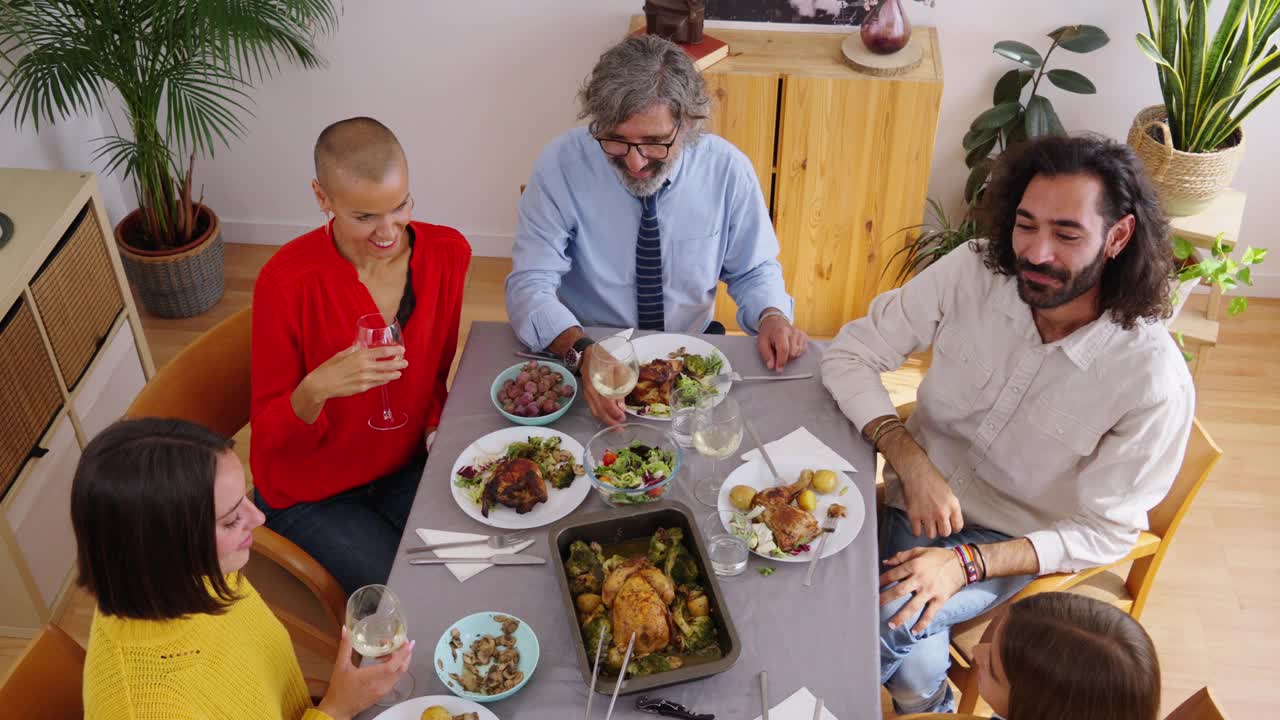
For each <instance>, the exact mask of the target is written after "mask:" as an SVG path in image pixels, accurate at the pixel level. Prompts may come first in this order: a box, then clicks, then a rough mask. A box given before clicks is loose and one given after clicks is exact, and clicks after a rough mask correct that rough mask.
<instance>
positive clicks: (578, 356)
mask: <svg viewBox="0 0 1280 720" xmlns="http://www.w3.org/2000/svg"><path fill="white" fill-rule="evenodd" d="M595 344H596V341H595V340H592V339H591V338H589V337H587V336H586V335H583V336H582V337H580V338H578V339H577V340H576V341H575V342H574V343H573V346H572V347H570V348H569V349H568V350H566V351H565V353H564V357H563V358H562V360H563V361H564V366H565V367H566V368H568V369H569V372H571V373H573V374H574V375H577V374H578V371H579V370H580V369H581V368H582V357H583V355H584V354H585V353H586V352H587V348H589V347H591V346H592V345H595Z"/></svg>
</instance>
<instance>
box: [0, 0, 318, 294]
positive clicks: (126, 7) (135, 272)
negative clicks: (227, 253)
mask: <svg viewBox="0 0 1280 720" xmlns="http://www.w3.org/2000/svg"><path fill="white" fill-rule="evenodd" d="M336 23H337V13H336V11H335V8H334V6H333V3H332V2H331V0H254V1H253V2H235V1H233V0H223V1H221V2H219V1H209V0H203V1H201V2H191V1H189V0H18V1H14V2H0V83H2V84H0V93H2V94H0V113H3V112H4V111H5V110H12V111H13V113H14V116H15V119H16V122H17V123H18V125H19V126H21V125H23V124H26V123H31V124H32V125H33V126H34V127H35V128H36V129H37V130H38V129H39V128H40V127H41V125H42V124H46V125H47V124H52V123H55V122H57V121H58V120H59V119H62V118H65V117H66V116H68V115H72V114H76V113H83V114H91V113H94V112H96V111H102V112H104V114H107V115H109V114H110V109H111V108H110V107H109V105H113V104H114V98H115V97H118V98H119V101H120V105H121V107H120V109H121V110H122V111H123V114H124V116H125V119H126V120H127V122H128V132H127V133H120V132H118V131H117V134H116V135H114V136H111V137H106V138H102V139H101V140H100V141H99V142H100V146H99V148H98V150H97V155H96V158H97V159H98V160H99V161H100V162H102V163H103V164H104V169H105V170H106V171H107V172H117V171H120V172H122V173H123V175H124V177H125V178H126V179H127V180H130V181H132V183H133V187H134V190H135V191H136V193H137V198H138V209H137V210H135V211H133V212H132V213H130V214H129V215H127V216H126V217H125V218H124V219H123V220H121V221H120V223H119V224H118V225H117V226H116V232H115V234H116V241H117V245H118V246H119V248H120V255H121V259H122V260H123V262H124V266H125V271H126V273H127V274H128V276H129V281H130V283H132V284H133V286H134V288H135V289H136V290H137V291H138V294H139V296H140V298H141V300H142V303H143V305H144V306H145V307H146V308H147V309H148V310H149V311H150V312H151V313H153V314H155V315H159V316H161V317H190V316H192V315H197V314H199V313H202V312H204V311H205V310H208V309H209V308H210V307H212V306H213V305H214V304H216V303H217V302H218V300H219V299H220V298H221V297H222V292H223V268H222V240H221V237H220V232H219V224H218V216H217V215H216V214H214V212H213V210H212V209H211V208H209V207H207V206H206V205H204V203H203V202H202V200H203V195H201V197H198V198H197V197H195V196H194V195H193V189H192V188H193V186H192V165H193V164H194V162H195V157H196V155H207V156H212V155H213V152H214V149H215V147H216V146H219V145H226V144H227V143H228V142H229V140H230V139H231V138H233V137H236V136H238V135H239V134H240V133H242V132H243V131H244V129H245V127H244V124H243V123H242V121H241V119H240V116H241V114H242V113H247V112H248V109H247V104H248V103H249V97H248V94H247V90H248V89H250V88H251V87H252V86H253V84H254V83H255V82H257V81H259V80H261V79H262V78H263V77H266V76H267V75H269V74H270V73H271V72H273V71H275V70H278V69H279V67H280V65H281V62H282V61H284V62H296V63H299V64H301V65H302V66H303V67H307V68H311V67H316V66H318V65H319V64H320V62H321V61H320V57H319V55H318V54H317V52H316V48H315V38H316V33H318V32H327V31H330V30H332V29H333V28H334V27H335V26H336Z"/></svg>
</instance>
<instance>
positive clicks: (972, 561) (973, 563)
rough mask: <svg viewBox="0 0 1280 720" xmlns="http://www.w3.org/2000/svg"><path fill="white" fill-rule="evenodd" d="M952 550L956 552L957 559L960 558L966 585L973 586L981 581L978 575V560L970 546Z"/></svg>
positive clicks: (959, 546)
mask: <svg viewBox="0 0 1280 720" xmlns="http://www.w3.org/2000/svg"><path fill="white" fill-rule="evenodd" d="M952 550H955V551H956V557H959V558H960V564H961V565H962V566H963V567H964V584H965V585H972V584H974V583H976V582H978V581H979V580H981V579H982V578H981V576H980V575H979V574H978V558H977V556H976V555H975V554H974V552H973V549H972V546H970V545H956V546H955V547H954V548H952Z"/></svg>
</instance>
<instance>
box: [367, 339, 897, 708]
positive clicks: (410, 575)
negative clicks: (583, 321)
mask: <svg viewBox="0 0 1280 720" xmlns="http://www.w3.org/2000/svg"><path fill="white" fill-rule="evenodd" d="M593 334H594V335H596V336H597V337H599V336H600V335H602V334H603V333H602V332H596V333H593ZM703 337H704V338H705V339H707V340H708V341H711V342H713V343H714V344H715V345H716V346H717V347H718V348H720V350H721V351H722V352H723V353H724V354H725V355H726V356H727V357H728V358H729V361H730V362H731V363H732V364H733V367H734V369H735V370H737V371H738V372H741V373H742V374H744V375H747V374H764V373H766V372H768V371H767V370H766V369H765V368H764V366H763V363H762V362H761V361H760V357H759V355H758V354H757V352H756V345H755V340H754V339H753V338H744V337H712V336H703ZM518 349H521V348H520V346H519V343H518V341H517V340H516V338H515V336H514V334H513V333H512V331H511V329H510V328H509V327H508V326H507V325H505V324H497V323H475V324H474V325H473V326H472V329H471V336H470V338H469V340H468V342H467V345H466V348H465V350H464V352H463V355H462V362H461V365H460V367H459V369H458V374H457V377H456V378H455V380H454V383H453V392H452V393H451V395H450V397H449V402H448V405H447V406H446V408H445V411H444V418H443V420H442V422H441V425H440V432H439V435H438V436H437V437H436V441H435V445H434V447H433V449H432V453H431V458H430V460H429V461H428V463H427V466H426V469H425V471H424V473H423V478H422V484H421V485H420V486H419V488H418V495H417V498H416V499H415V500H414V504H413V511H412V512H411V513H410V515H409V526H408V527H409V529H408V530H407V531H406V532H405V535H404V539H403V540H402V542H401V547H400V555H399V557H398V558H397V561H396V565H395V567H394V569H393V570H392V571H391V577H390V579H389V581H388V584H389V585H390V586H391V588H392V589H394V590H395V592H396V593H397V594H398V595H399V596H400V598H401V599H402V602H403V603H404V607H405V609H406V613H407V619H408V625H409V635H410V637H411V638H414V639H415V640H417V642H418V645H417V648H416V650H415V652H414V659H413V667H412V672H413V674H414V676H415V679H416V682H417V686H416V689H415V693H414V694H415V695H435V694H448V692H449V691H448V689H447V688H445V686H444V685H443V684H442V683H441V682H440V680H439V678H438V677H437V675H436V671H435V668H434V667H432V650H433V648H434V647H435V643H436V641H437V640H438V639H439V637H440V635H441V634H442V633H443V632H445V631H446V630H447V629H449V627H450V626H451V624H452V623H453V622H454V621H456V620H458V619H459V618H462V617H464V616H466V615H468V614H471V613H474V612H481V611H487V610H495V611H502V612H509V613H511V614H513V615H516V616H518V617H520V618H522V619H524V620H525V621H526V622H528V623H529V624H530V625H531V626H532V627H533V629H534V631H535V632H536V633H537V635H538V639H539V641H540V643H541V646H542V659H541V661H540V662H539V664H538V667H537V670H536V672H535V673H534V675H533V678H532V679H531V680H530V681H529V684H528V685H526V686H525V687H524V688H523V689H522V690H521V691H520V692H519V693H517V694H516V695H515V696H513V697H511V698H509V699H507V700H504V701H501V702H498V703H493V704H491V705H490V706H489V707H490V708H491V709H492V710H493V711H494V712H495V713H496V714H497V715H498V716H499V717H500V718H502V720H565V719H566V718H577V717H581V716H582V713H583V710H584V708H585V704H586V699H587V692H588V691H587V687H586V685H585V684H584V682H583V680H582V677H581V676H580V674H579V671H578V667H577V665H576V660H575V655H574V652H573V647H572V645H571V644H570V643H577V642H580V640H579V637H580V636H579V634H578V630H577V628H574V627H570V626H569V624H568V620H567V618H566V614H565V612H564V608H563V607H562V605H561V603H562V602H563V600H562V598H561V596H560V591H559V588H558V586H557V585H556V578H555V577H554V576H553V574H552V573H553V572H554V570H553V566H552V565H551V564H550V563H548V564H547V565H546V566H533V567H499V568H490V569H488V570H486V571H484V572H483V573H480V574H479V575H477V576H476V577H474V578H471V579H470V580H467V581H466V582H465V583H459V582H458V581H457V580H456V579H455V578H454V577H453V575H452V574H450V573H449V571H448V570H447V569H446V568H444V567H441V566H411V565H409V564H407V562H406V559H405V558H406V556H405V550H406V549H407V548H409V547H412V546H414V545H418V544H420V542H419V540H418V538H417V536H416V534H415V533H414V532H413V529H414V528H431V529H436V530H453V531H459V532H479V533H492V532H494V531H493V530H492V529H491V528H488V527H486V526H484V525H481V524H479V523H477V522H475V521H473V520H471V519H470V518H469V517H468V516H466V515H465V514H463V512H462V511H461V510H460V509H459V508H458V507H457V505H456V503H455V502H454V500H453V497H452V495H451V491H450V482H451V478H450V477H449V473H450V471H451V470H452V468H453V463H454V461H455V460H456V459H457V457H458V454H459V453H461V452H462V451H463V450H464V449H466V447H467V446H468V445H470V444H471V443H472V442H473V441H475V440H476V439H477V438H479V437H481V436H483V435H485V434H487V433H489V432H492V431H494V430H498V429H501V428H503V427H507V426H508V424H509V423H507V421H506V420H505V419H504V418H503V417H502V416H501V415H499V414H498V412H497V410H495V409H494V407H493V404H492V403H491V402H490V399H489V395H488V393H489V387H490V385H491V384H492V382H493V378H494V377H496V376H497V374H498V373H499V372H501V371H502V370H503V369H505V368H507V367H509V366H511V365H513V364H515V363H516V362H519V359H518V358H515V357H514V356H513V354H512V353H513V352H514V351H516V350H518ZM820 353H821V345H820V344H817V345H816V346H815V347H812V348H811V350H810V352H809V353H807V354H806V355H805V356H804V357H803V358H801V359H799V360H797V361H795V362H793V363H792V364H789V365H788V366H787V371H789V372H809V371H812V372H814V373H815V376H816V375H817V371H818V360H819V358H820ZM732 393H733V395H734V397H735V398H736V399H737V400H738V401H739V402H740V403H741V404H742V407H743V410H744V413H745V414H747V416H748V417H749V418H751V419H752V421H753V424H754V425H755V427H756V429H757V430H758V431H759V433H760V436H761V440H762V441H763V442H770V441H772V440H775V439H777V438H779V437H781V436H783V435H785V434H786V433H788V432H790V431H791V430H794V429H796V428H797V427H799V426H801V425H803V426H805V427H807V428H808V429H809V430H810V431H812V432H813V433H814V434H815V435H817V436H818V437H819V438H820V439H821V440H822V441H823V442H825V443H826V444H827V445H829V446H830V447H831V448H832V449H834V450H836V451H837V452H839V453H841V454H842V455H844V456H845V457H846V458H847V459H848V460H849V461H850V462H852V463H853V465H854V466H855V467H856V468H858V470H859V471H860V472H859V473H857V474H856V475H855V476H854V478H855V482H856V486H857V490H858V491H860V492H861V493H862V500H863V502H864V503H865V506H866V508H867V509H868V512H867V519H866V522H865V523H864V525H863V528H862V531H861V532H860V533H859V535H858V537H857V539H856V540H855V541H854V543H853V544H852V545H851V546H850V547H849V548H847V549H846V550H845V551H844V552H841V553H839V554H838V555H836V556H834V557H832V558H828V559H826V560H824V561H822V563H821V564H820V565H819V566H818V574H817V579H816V580H815V582H814V586H813V587H809V588H806V587H804V586H803V585H802V584H801V583H802V582H803V578H804V573H805V565H804V564H802V563H770V562H767V561H765V560H764V559H762V558H758V557H755V556H753V557H752V559H751V565H750V567H749V568H748V570H747V572H746V573H745V574H744V575H742V576H739V577H737V578H732V579H729V580H726V581H724V582H722V588H723V592H724V594H725V596H726V597H727V601H728V604H729V607H730V613H731V614H732V617H733V622H734V624H735V625H736V626H737V628H738V633H739V634H740V635H741V641H742V656H741V658H740V659H739V660H738V663H737V665H736V666H735V667H734V668H733V669H732V670H731V671H729V672H727V673H723V674H721V675H718V676H715V677H711V678H708V679H705V680H700V681H696V682H692V683H687V684H685V685H679V686H675V687H671V688H665V689H662V690H659V691H656V692H655V693H653V694H655V695H658V696H662V697H667V698H670V699H672V700H675V701H677V702H680V703H683V704H685V705H687V706H689V707H690V708H692V709H695V710H697V711H698V712H710V713H715V715H716V717H717V718H720V719H730V718H733V719H745V720H751V719H752V718H755V717H756V716H758V715H759V714H760V693H759V680H758V674H759V672H760V671H761V670H767V671H768V673H769V686H770V687H769V697H770V700H771V703H772V704H777V703H778V702H780V701H781V700H783V699H784V698H786V697H787V696H788V695H790V694H791V693H792V692H794V691H795V690H797V689H799V688H800V687H801V686H807V687H808V688H809V689H810V690H811V691H813V693H814V694H816V695H819V696H821V697H822V698H824V700H825V701H826V706H827V708H828V709H830V710H831V711H832V712H833V713H835V714H836V716H837V717H839V718H840V720H870V719H871V718H878V717H879V715H880V694H879V684H878V679H879V659H878V658H879V655H878V652H877V648H878V643H877V637H876V624H877V612H876V597H877V595H876V591H877V588H876V524H875V517H874V507H875V462H874V458H873V455H872V452H871V449H870V447H869V446H868V445H867V443H866V442H864V441H863V440H862V439H861V438H860V437H859V436H858V435H857V434H856V432H855V431H854V430H853V429H852V427H851V425H850V423H849V422H848V421H847V420H846V419H845V417H844V416H843V414H841V412H840V410H839V408H838V407H837V406H836V404H835V401H834V400H832V398H831V396H830V395H829V394H828V393H827V392H826V390H825V389H824V388H823V387H822V384H821V382H820V381H819V380H818V378H817V377H815V378H814V379H812V380H797V381H788V382H780V383H740V384H738V385H735V387H734V388H733V390H732ZM554 427H555V429H557V430H560V431H562V432H564V433H567V434H569V435H571V436H573V437H574V438H576V439H577V440H578V441H579V442H581V443H582V444H583V445H586V442H587V440H588V439H590V437H591V436H592V435H593V434H595V433H596V432H597V431H598V430H599V429H600V428H601V427H602V426H601V425H600V423H599V422H598V421H596V420H595V418H593V417H591V414H590V412H589V410H588V408H587V404H586V402H584V401H582V400H581V399H579V400H577V401H575V402H574V405H573V407H572V408H571V409H570V411H569V413H568V414H566V415H565V417H563V418H561V419H560V420H559V421H558V422H556V423H555V425H554ZM748 449H750V439H749V438H744V445H743V449H742V451H743V452H745V451H746V450H748ZM700 462H707V461H705V460H700ZM737 464H738V461H737V460H726V461H722V462H721V470H722V472H723V471H725V470H727V469H731V468H732V467H734V466H736V465H737ZM696 467H698V468H699V469H702V470H705V469H707V468H706V466H705V465H703V466H696ZM681 474H682V477H680V478H678V479H677V481H676V490H675V491H674V492H673V493H672V494H673V495H674V497H675V498H676V499H678V500H680V501H681V502H684V503H685V504H687V505H689V506H690V507H691V508H693V510H694V513H695V516H696V517H698V518H699V521H701V520H702V518H703V515H704V514H709V513H710V512H711V511H710V509H709V508H706V507H705V506H702V505H700V504H699V503H698V502H697V501H696V500H694V499H693V497H692V494H691V492H690V488H689V486H688V484H687V483H690V482H691V481H692V480H691V478H692V477H694V475H685V474H684V473H683V472H682V473H681ZM585 481H586V480H585V479H583V480H581V482H585ZM605 507H606V506H605V504H604V502H603V501H602V500H601V499H600V497H599V496H598V494H597V493H595V492H594V491H593V492H592V493H591V494H590V496H589V497H588V499H587V500H586V501H585V502H584V503H583V504H582V506H581V507H580V508H579V509H578V510H577V511H576V512H587V511H593V510H601V509H605ZM532 535H533V537H535V538H536V542H535V543H534V544H533V546H532V547H530V548H529V549H528V550H526V551H525V553H527V554H531V555H539V556H542V557H546V558H548V559H550V557H551V556H550V552H551V551H550V548H549V545H548V539H547V533H546V530H545V529H539V530H535V531H532ZM765 565H772V566H774V567H776V568H777V572H775V573H774V574H773V575H771V576H768V577H765V576H762V575H760V574H759V573H758V572H757V569H758V568H760V567H763V566H765ZM637 697H639V696H638V695H629V696H623V697H620V698H619V700H618V705H617V708H616V709H615V710H614V716H615V717H620V718H641V717H653V716H652V715H648V714H646V713H642V712H639V711H637V710H636V709H635V699H636V698H637ZM602 700H603V701H602ZM607 706H608V697H607V696H598V697H597V699H596V702H595V703H594V704H593V706H592V711H593V715H598V716H599V717H601V718H603V717H604V714H605V709H606V708H607ZM376 714H377V713H376V712H368V713H365V714H364V715H362V716H361V717H362V718H370V717H373V716H374V715H376Z"/></svg>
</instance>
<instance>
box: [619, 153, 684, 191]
mask: <svg viewBox="0 0 1280 720" xmlns="http://www.w3.org/2000/svg"><path fill="white" fill-rule="evenodd" d="M675 159H676V156H675V155H670V156H668V158H667V160H666V161H664V162H663V164H662V167H660V168H658V171H657V172H655V173H654V174H653V175H650V176H649V177H647V178H643V179H640V178H633V177H631V176H630V175H628V174H627V171H626V170H624V169H622V168H620V167H618V165H617V164H616V163H610V164H611V165H613V170H614V172H616V173H618V179H619V180H621V181H622V187H624V188H626V189H627V192H629V193H631V194H632V195H635V196H636V197H638V198H642V197H648V196H650V195H652V194H654V193H656V192H658V191H659V190H661V189H662V184H663V183H665V182H666V181H667V178H669V177H671V172H672V170H674V169H675V163H674V161H675Z"/></svg>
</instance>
